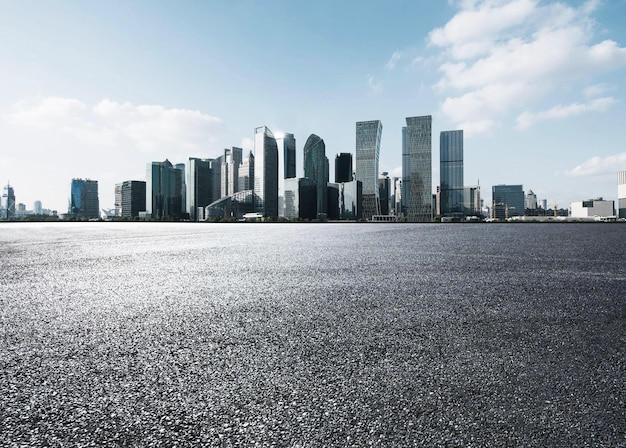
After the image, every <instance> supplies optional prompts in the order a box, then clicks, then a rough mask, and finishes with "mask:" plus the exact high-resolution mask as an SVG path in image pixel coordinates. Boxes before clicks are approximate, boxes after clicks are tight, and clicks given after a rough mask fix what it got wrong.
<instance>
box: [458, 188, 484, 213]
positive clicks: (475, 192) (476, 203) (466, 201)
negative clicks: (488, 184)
mask: <svg viewBox="0 0 626 448" xmlns="http://www.w3.org/2000/svg"><path fill="white" fill-rule="evenodd" d="M463 211H464V214H465V216H482V204H481V201H480V185H466V186H464V187H463Z"/></svg>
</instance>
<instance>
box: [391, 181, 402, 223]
mask: <svg viewBox="0 0 626 448" xmlns="http://www.w3.org/2000/svg"><path fill="white" fill-rule="evenodd" d="M391 186H392V191H393V193H392V195H391V207H392V209H393V210H392V212H393V214H394V215H396V216H400V215H401V214H402V178H401V177H393V178H392V179H391Z"/></svg>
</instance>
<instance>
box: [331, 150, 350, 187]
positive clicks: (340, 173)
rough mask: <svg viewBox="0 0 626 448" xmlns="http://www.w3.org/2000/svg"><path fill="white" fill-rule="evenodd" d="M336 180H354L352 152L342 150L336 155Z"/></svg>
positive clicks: (338, 181) (340, 181) (339, 181)
mask: <svg viewBox="0 0 626 448" xmlns="http://www.w3.org/2000/svg"><path fill="white" fill-rule="evenodd" d="M335 182H336V183H338V184H340V183H342V182H352V154H351V153H349V152H342V153H339V154H337V157H335Z"/></svg>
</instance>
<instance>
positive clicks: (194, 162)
mask: <svg viewBox="0 0 626 448" xmlns="http://www.w3.org/2000/svg"><path fill="white" fill-rule="evenodd" d="M212 162H213V160H212V159H198V158H196V157H189V162H188V163H187V213H189V219H190V220H192V221H197V220H198V219H202V218H203V217H204V216H203V215H204V211H203V210H204V208H205V207H206V206H207V205H209V204H210V203H211V202H213V180H212V176H213V172H212V169H211V168H212ZM198 210H200V211H198Z"/></svg>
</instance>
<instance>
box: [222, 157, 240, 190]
mask: <svg viewBox="0 0 626 448" xmlns="http://www.w3.org/2000/svg"><path fill="white" fill-rule="evenodd" d="M241 162H243V149H241V148H237V147H235V146H233V147H232V148H226V149H225V150H224V157H223V161H222V173H221V174H222V176H221V177H222V178H221V182H222V188H221V195H222V197H224V196H232V195H233V194H235V193H236V192H238V191H239V165H241Z"/></svg>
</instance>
